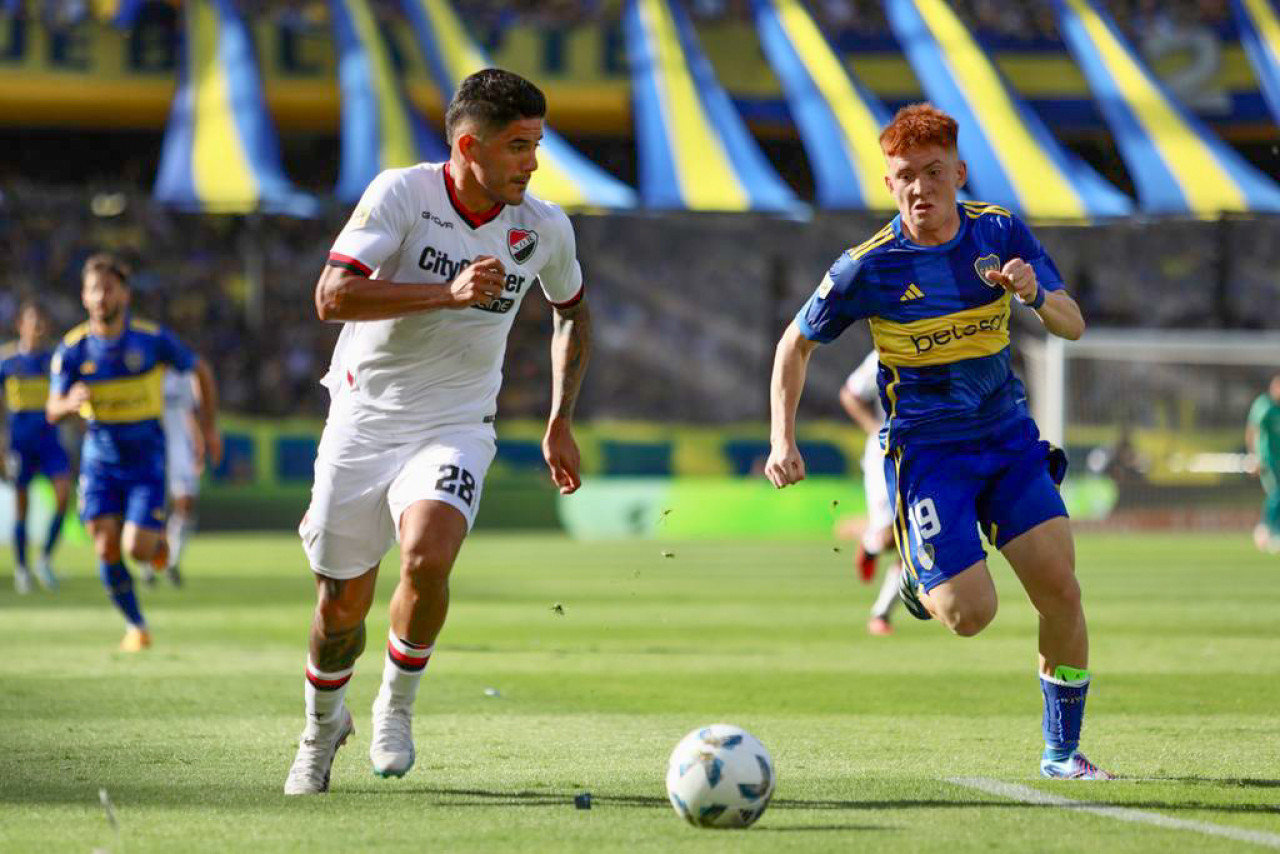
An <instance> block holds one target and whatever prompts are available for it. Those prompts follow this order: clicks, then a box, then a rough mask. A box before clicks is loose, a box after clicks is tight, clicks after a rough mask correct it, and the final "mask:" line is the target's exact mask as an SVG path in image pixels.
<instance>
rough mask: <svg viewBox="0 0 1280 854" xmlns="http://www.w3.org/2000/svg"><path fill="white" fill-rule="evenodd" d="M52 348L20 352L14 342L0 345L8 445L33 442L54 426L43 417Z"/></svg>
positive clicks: (53, 432)
mask: <svg viewBox="0 0 1280 854" xmlns="http://www.w3.org/2000/svg"><path fill="white" fill-rule="evenodd" d="M52 360H53V350H52V349H51V348H46V349H43V350H32V351H30V352H27V353H24V352H22V351H21V350H19V349H18V345H17V344H8V345H6V346H5V347H3V348H0V384H3V386H4V408H5V410H6V411H7V412H8V413H9V446H10V447H11V448H13V449H15V450H21V449H22V448H24V447H29V446H37V445H39V444H40V443H41V442H42V441H44V440H45V438H46V437H47V436H49V435H56V432H57V428H55V427H54V426H53V425H52V424H50V423H49V422H48V421H47V420H46V419H45V417H44V405H45V402H46V401H47V400H48V399H49V363H50V362H51V361H52Z"/></svg>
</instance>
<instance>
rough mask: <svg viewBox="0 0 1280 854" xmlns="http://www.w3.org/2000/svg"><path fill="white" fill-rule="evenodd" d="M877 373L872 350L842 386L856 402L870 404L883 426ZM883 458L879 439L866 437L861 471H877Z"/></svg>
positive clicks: (882, 407) (876, 363) (878, 362)
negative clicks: (856, 399) (851, 394)
mask: <svg viewBox="0 0 1280 854" xmlns="http://www.w3.org/2000/svg"><path fill="white" fill-rule="evenodd" d="M879 372H880V359H879V357H878V356H877V355H876V351H875V350H872V351H871V352H870V353H868V354H867V357H866V358H865V359H863V360H862V363H861V364H860V365H858V367H856V368H854V369H853V373H851V374H849V378H848V379H847V380H845V381H844V385H845V388H847V389H849V391H850V392H852V393H853V396H854V397H856V398H858V400H860V401H862V402H863V403H868V404H871V407H872V411H873V412H875V416H876V420H877V421H879V422H880V423H881V424H884V405H883V404H882V403H881V402H880V389H879V387H878V386H877V385H876V375H877V374H878V373H879ZM883 458H884V453H883V451H881V449H880V440H879V437H878V436H877V435H876V434H875V433H872V434H871V435H869V436H867V444H866V447H865V448H864V449H863V452H862V469H863V471H870V470H879V469H880V467H881V461H882V460H883Z"/></svg>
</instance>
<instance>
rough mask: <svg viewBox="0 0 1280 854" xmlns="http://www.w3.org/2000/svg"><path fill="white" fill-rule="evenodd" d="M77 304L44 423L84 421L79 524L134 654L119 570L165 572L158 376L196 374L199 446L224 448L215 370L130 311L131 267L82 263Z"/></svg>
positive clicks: (128, 582)
mask: <svg viewBox="0 0 1280 854" xmlns="http://www.w3.org/2000/svg"><path fill="white" fill-rule="evenodd" d="M82 275H83V287H82V289H81V292H80V298H81V301H82V302H83V303H84V307H85V310H86V311H87V312H88V313H89V321H88V322H87V323H82V324H80V325H79V326H77V327H76V328H75V329H72V330H71V331H70V332H68V333H67V335H66V337H65V338H63V339H62V344H61V345H59V347H58V351H57V352H56V353H54V356H53V365H52V368H51V372H52V387H51V388H50V392H49V401H48V404H47V405H46V415H47V417H48V419H49V421H50V422H57V421H60V420H62V419H63V418H66V417H67V416H69V415H74V414H79V415H81V416H82V417H83V418H84V419H85V420H86V421H87V422H88V423H89V430H88V432H87V433H86V434H85V437H84V448H83V451H82V452H81V454H80V518H81V519H82V520H83V521H84V523H85V526H86V527H87V528H88V530H89V536H90V537H91V538H92V539H93V547H94V551H96V552H97V555H98V560H99V573H100V575H101V577H102V583H103V585H105V586H106V588H107V593H108V594H109V595H110V596H111V601H112V602H114V603H115V605H116V607H117V608H119V609H120V613H121V614H123V615H124V618H125V622H126V623H128V630H127V631H126V632H125V636H124V640H123V641H122V642H121V644H120V647H121V649H123V650H124V651H125V652H139V651H141V650H144V649H146V648H147V647H149V646H151V632H150V630H149V629H148V628H147V622H146V620H145V619H143V616H142V609H141V608H140V607H139V606H138V599H137V596H136V594H135V593H134V589H133V576H132V575H131V574H130V573H129V570H128V568H127V567H126V566H125V565H124V554H125V553H127V554H128V555H129V556H130V557H131V558H133V559H134V560H136V561H141V562H144V563H147V562H158V563H159V564H160V565H161V566H163V565H164V559H165V557H166V551H167V548H166V544H165V541H164V521H165V514H164V505H165V476H164V429H163V428H162V427H161V426H160V419H161V417H162V416H163V415H164V375H165V371H166V369H168V368H172V369H174V370H178V371H195V373H196V378H197V379H198V381H199V383H200V390H201V398H202V402H205V403H206V404H207V405H205V406H204V407H203V408H202V410H201V425H200V426H201V428H202V430H203V431H204V437H205V442H206V447H208V448H210V453H211V454H214V455H216V454H217V453H218V449H219V448H220V447H221V445H220V439H219V437H218V433H217V429H216V427H215V422H214V417H215V413H214V406H213V402H214V401H216V400H217V396H216V394H215V392H214V384H213V372H212V371H211V370H210V369H209V366H208V365H207V364H205V362H204V360H203V359H198V358H196V356H195V355H193V354H192V352H191V351H190V350H188V349H187V347H186V345H184V344H183V343H182V342H181V341H179V340H178V339H177V338H176V337H175V336H174V335H173V333H171V332H169V331H168V330H167V329H163V328H161V327H159V326H157V325H156V324H154V323H150V322H148V321H145V320H139V319H138V318H135V317H133V316H132V314H131V313H130V311H129V301H130V289H129V269H128V267H126V266H125V265H124V264H123V263H122V262H121V261H120V259H118V258H116V257H115V256H113V255H109V254H106V253H101V254H98V255H94V256H93V257H91V258H89V260H88V261H86V262H85V265H84V271H83V274H82Z"/></svg>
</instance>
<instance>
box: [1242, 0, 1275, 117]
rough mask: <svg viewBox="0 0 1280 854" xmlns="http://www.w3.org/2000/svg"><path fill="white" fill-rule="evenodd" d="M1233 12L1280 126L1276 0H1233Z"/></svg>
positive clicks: (1260, 83)
mask: <svg viewBox="0 0 1280 854" xmlns="http://www.w3.org/2000/svg"><path fill="white" fill-rule="evenodd" d="M1231 9H1232V11H1233V12H1235V16H1236V27H1237V28H1238V29H1239V30H1240V43H1241V44H1243V45H1244V50H1245V53H1247V54H1248V55H1249V62H1250V63H1252V65H1253V73H1254V74H1256V75H1258V84H1259V88H1260V89H1262V97H1263V98H1264V99H1265V100H1266V102H1267V106H1268V107H1270V108H1271V115H1272V117H1273V118H1275V120H1276V122H1277V123H1280V8H1277V6H1276V4H1275V3H1274V2H1273V0H1231Z"/></svg>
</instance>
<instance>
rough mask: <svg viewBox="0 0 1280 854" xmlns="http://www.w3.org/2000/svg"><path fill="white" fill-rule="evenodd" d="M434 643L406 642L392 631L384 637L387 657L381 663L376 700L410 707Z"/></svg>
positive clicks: (406, 707)
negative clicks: (380, 676)
mask: <svg viewBox="0 0 1280 854" xmlns="http://www.w3.org/2000/svg"><path fill="white" fill-rule="evenodd" d="M435 648H436V647H435V644H432V645H430V646H421V645H419V644H414V643H409V642H408V641H406V640H401V639H400V638H398V637H396V633H395V632H391V633H390V634H389V635H388V636H387V660H386V663H385V664H383V666H382V687H381V688H380V689H379V690H378V699H377V700H375V701H374V705H378V704H379V703H381V704H384V705H390V706H395V707H397V708H402V709H409V708H412V707H413V701H414V699H415V698H416V697H417V696H418V683H419V682H421V681H422V674H423V673H425V672H426V670H427V662H428V661H430V660H431V653H432V651H433V650H435Z"/></svg>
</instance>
